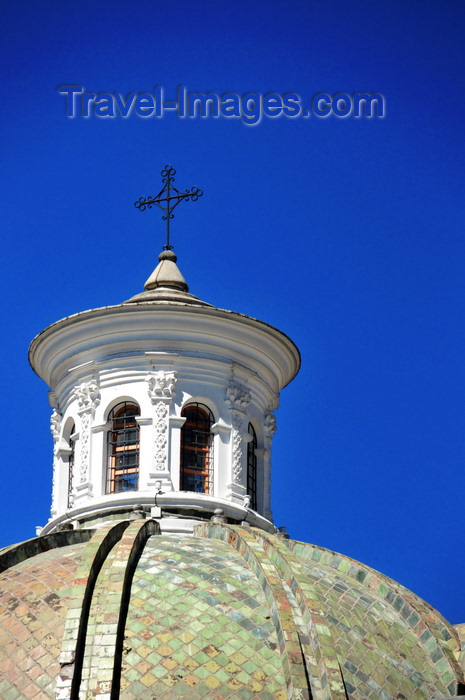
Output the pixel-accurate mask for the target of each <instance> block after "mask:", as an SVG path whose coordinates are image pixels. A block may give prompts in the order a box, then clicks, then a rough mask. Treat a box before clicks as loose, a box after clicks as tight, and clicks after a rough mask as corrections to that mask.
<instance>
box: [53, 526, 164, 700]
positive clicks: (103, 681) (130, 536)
mask: <svg viewBox="0 0 465 700" xmlns="http://www.w3.org/2000/svg"><path fill="white" fill-rule="evenodd" d="M158 532H159V527H158V523H156V521H154V520H146V521H142V522H141V521H139V520H138V521H135V522H132V523H129V522H128V521H124V522H121V523H118V525H115V526H107V527H105V528H102V529H101V530H98V531H97V533H96V535H95V542H94V539H93V540H91V542H90V543H89V545H88V548H87V549H86V552H85V553H84V556H83V559H82V562H81V573H84V572H85V571H89V570H90V574H89V577H88V578H87V580H86V577H85V576H84V577H83V578H81V579H79V578H78V577H77V579H76V581H75V585H76V586H78V587H79V588H80V595H77V596H76V597H75V600H74V601H73V602H74V603H75V605H74V606H73V607H72V608H71V607H70V610H69V613H68V618H67V623H68V621H69V625H67V627H66V628H65V635H64V642H63V643H64V645H65V644H68V649H66V650H65V651H64V652H63V653H62V657H61V661H62V668H63V666H65V667H66V665H68V664H73V665H74V673H73V674H72V678H66V677H64V676H63V674H62V675H61V677H60V679H59V681H60V682H59V683H58V684H57V696H56V697H57V700H79V698H80V697H82V693H83V692H86V693H91V694H94V695H95V696H96V697H99V695H100V693H105V694H108V695H107V697H111V698H119V691H120V678H121V660H122V654H123V642H124V628H125V624H126V616H127V610H128V605H129V598H130V592H131V582H132V578H133V575H134V571H135V569H136V566H137V562H138V561H139V558H140V555H141V553H142V551H143V549H144V546H145V543H146V541H147V539H148V538H149V537H150V536H151V535H153V534H157V533H158ZM91 545H92V546H91ZM78 575H79V572H78ZM83 587H84V588H85V590H84V591H83V590H82V589H83ZM79 611H81V613H80V619H79V631H78V635H77V641H76V643H75V647H74V651H73V642H74V635H73V632H75V626H76V620H77V614H79ZM66 631H68V632H69V633H71V634H69V635H67V634H66ZM86 659H87V661H86ZM89 661H90V664H91V665H89ZM69 675H71V674H69ZM66 681H68V682H66ZM86 697H87V695H86Z"/></svg>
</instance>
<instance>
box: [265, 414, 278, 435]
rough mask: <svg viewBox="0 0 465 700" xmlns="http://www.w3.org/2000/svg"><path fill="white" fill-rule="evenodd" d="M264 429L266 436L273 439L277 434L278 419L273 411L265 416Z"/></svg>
mask: <svg viewBox="0 0 465 700" xmlns="http://www.w3.org/2000/svg"><path fill="white" fill-rule="evenodd" d="M264 428H265V434H266V436H267V437H269V438H272V437H273V435H274V434H275V432H276V418H275V417H274V413H273V412H272V411H269V412H268V413H266V414H265V422H264Z"/></svg>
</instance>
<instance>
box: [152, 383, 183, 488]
mask: <svg viewBox="0 0 465 700" xmlns="http://www.w3.org/2000/svg"><path fill="white" fill-rule="evenodd" d="M146 382H147V385H148V388H147V390H148V394H149V396H150V400H151V402H152V406H153V413H152V446H151V455H150V468H149V473H148V478H147V481H146V484H147V488H148V489H149V490H155V483H156V482H157V481H161V489H162V491H171V490H172V489H173V485H172V474H170V456H171V455H170V450H171V443H172V440H171V439H170V438H171V435H170V432H171V431H170V421H171V417H170V413H171V412H172V411H174V405H173V397H174V394H175V386H176V374H175V372H174V371H173V370H169V371H165V370H158V371H154V372H151V373H150V374H149V375H147V377H146ZM178 461H179V457H178ZM178 483H179V478H178ZM175 488H176V487H175Z"/></svg>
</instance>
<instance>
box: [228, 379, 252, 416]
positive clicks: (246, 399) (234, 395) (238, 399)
mask: <svg viewBox="0 0 465 700" xmlns="http://www.w3.org/2000/svg"><path fill="white" fill-rule="evenodd" d="M225 402H226V405H227V406H230V407H231V408H235V409H236V410H237V411H245V410H246V408H247V406H248V405H249V403H250V391H249V390H248V389H247V387H245V386H242V385H241V384H239V383H238V382H236V381H234V380H231V381H230V382H229V384H228V387H227V389H226V396H225Z"/></svg>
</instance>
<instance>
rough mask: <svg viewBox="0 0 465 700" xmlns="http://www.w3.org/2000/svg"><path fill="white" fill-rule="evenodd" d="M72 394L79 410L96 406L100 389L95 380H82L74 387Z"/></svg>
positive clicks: (98, 401)
mask: <svg viewBox="0 0 465 700" xmlns="http://www.w3.org/2000/svg"><path fill="white" fill-rule="evenodd" d="M73 394H74V396H75V398H76V399H77V402H78V407H79V409H80V410H91V409H94V408H97V406H98V405H99V403H100V390H99V388H98V384H97V382H84V383H83V384H79V386H76V387H74V389H73Z"/></svg>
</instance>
